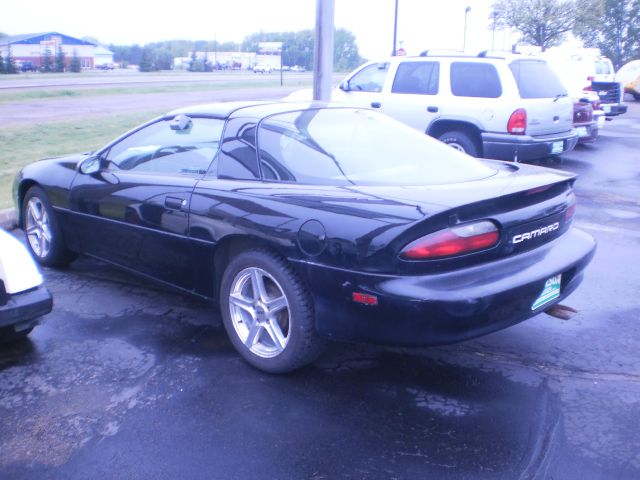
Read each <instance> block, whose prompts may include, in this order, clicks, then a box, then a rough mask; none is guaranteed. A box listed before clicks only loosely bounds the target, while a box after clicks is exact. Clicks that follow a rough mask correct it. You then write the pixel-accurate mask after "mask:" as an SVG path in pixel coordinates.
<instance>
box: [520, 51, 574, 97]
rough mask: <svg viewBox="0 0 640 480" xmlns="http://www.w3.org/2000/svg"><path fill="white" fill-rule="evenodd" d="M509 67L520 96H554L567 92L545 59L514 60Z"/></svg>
mask: <svg viewBox="0 0 640 480" xmlns="http://www.w3.org/2000/svg"><path fill="white" fill-rule="evenodd" d="M509 68H510V69H511V73H513V76H514V78H515V79H516V83H517V84H518V90H519V91H520V96H521V97H522V98H555V97H557V96H558V95H566V94H567V89H566V88H564V86H563V85H562V82H561V81H560V79H559V78H558V77H557V76H556V74H555V73H553V71H552V70H551V68H549V65H547V63H546V62H545V61H542V60H516V61H515V62H511V63H510V64H509Z"/></svg>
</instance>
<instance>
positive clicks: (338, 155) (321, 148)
mask: <svg viewBox="0 0 640 480" xmlns="http://www.w3.org/2000/svg"><path fill="white" fill-rule="evenodd" d="M258 147H259V151H260V165H261V171H262V176H263V178H264V179H266V180H275V181H286V182H298V183H308V184H318V185H349V184H350V185H406V186H409V185H411V186H414V185H438V184H445V183H459V182H468V181H472V180H477V179H480V178H486V177H489V176H492V175H494V174H495V173H496V170H494V169H492V168H490V167H488V166H487V165H485V164H484V163H482V162H480V161H479V160H477V159H475V158H472V157H469V156H467V155H466V154H463V153H461V152H459V151H457V150H454V149H453V148H451V147H449V146H447V145H445V144H443V143H441V142H439V141H438V140H435V139H433V138H431V137H428V136H427V135H425V134H424V133H421V132H419V131H417V130H414V129H412V128H410V127H407V126H406V125H404V124H402V123H400V122H398V121H396V120H393V119H391V118H389V117H386V116H384V115H382V114H379V113H376V112H372V111H369V110H358V109H347V108H344V109H342V108H340V109H335V108H334V109H311V110H304V111H297V112H289V113H283V114H277V115H274V116H272V117H270V118H268V119H266V120H264V121H263V122H262V123H261V124H260V128H259V132H258Z"/></svg>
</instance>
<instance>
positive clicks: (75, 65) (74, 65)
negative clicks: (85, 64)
mask: <svg viewBox="0 0 640 480" xmlns="http://www.w3.org/2000/svg"><path fill="white" fill-rule="evenodd" d="M69 68H70V69H71V71H72V72H74V73H79V72H80V71H81V70H82V64H81V63H80V57H79V56H78V51H77V50H75V49H74V50H73V55H72V56H71V63H70V64H69Z"/></svg>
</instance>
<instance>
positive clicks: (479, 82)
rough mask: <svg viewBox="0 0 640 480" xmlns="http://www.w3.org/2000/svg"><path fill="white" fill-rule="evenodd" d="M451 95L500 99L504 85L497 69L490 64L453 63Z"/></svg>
mask: <svg viewBox="0 0 640 480" xmlns="http://www.w3.org/2000/svg"><path fill="white" fill-rule="evenodd" d="M451 93H453V94H454V95H455V96H457V97H479V98H498V97H499V96H500V95H502V84H501V83H500V76H499V75H498V71H497V70H496V67H494V66H493V65H491V64H490V63H476V62H453V63H452V64H451Z"/></svg>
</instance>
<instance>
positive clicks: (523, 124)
mask: <svg viewBox="0 0 640 480" xmlns="http://www.w3.org/2000/svg"><path fill="white" fill-rule="evenodd" d="M526 129H527V111H526V110H525V109H524V108H519V109H517V110H516V111H515V112H513V113H512V114H511V116H510V117H509V123H507V132H509V133H510V134H511V135H524V132H525V131H526Z"/></svg>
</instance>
